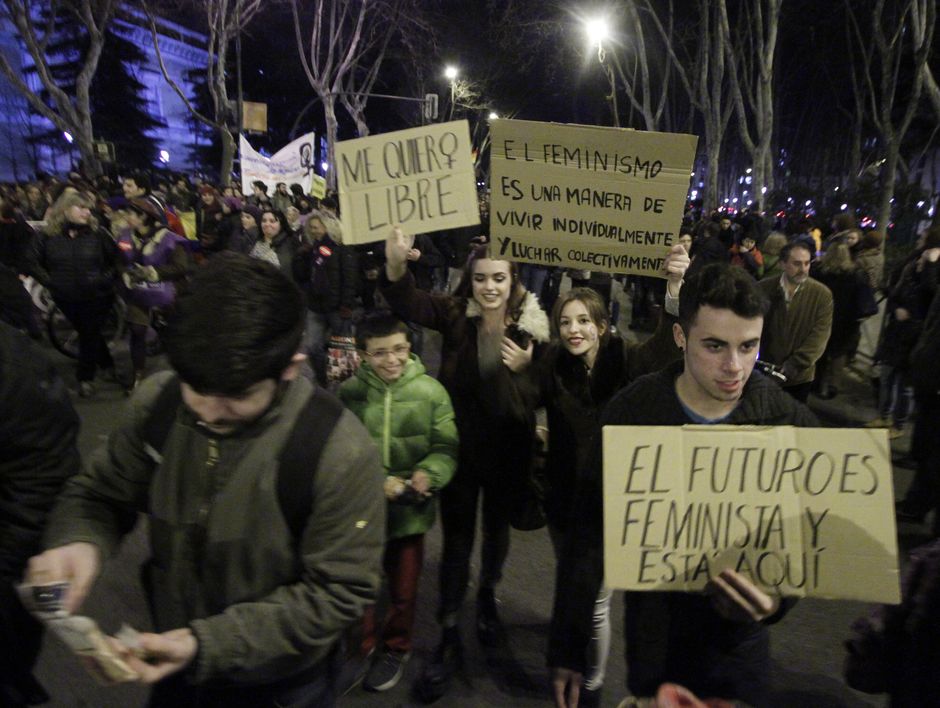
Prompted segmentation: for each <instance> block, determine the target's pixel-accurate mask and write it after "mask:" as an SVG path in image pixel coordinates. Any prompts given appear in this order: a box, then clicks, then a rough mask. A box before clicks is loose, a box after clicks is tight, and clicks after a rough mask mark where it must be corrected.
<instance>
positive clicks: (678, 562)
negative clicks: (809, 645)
mask: <svg viewBox="0 0 940 708" xmlns="http://www.w3.org/2000/svg"><path fill="white" fill-rule="evenodd" d="M603 436H604V437H603V440H604V568H605V577H606V581H607V584H608V585H609V586H610V587H615V588H623V589H628V590H675V591H698V590H701V589H702V588H704V587H705V584H706V583H707V582H708V580H709V578H710V577H711V576H713V575H717V573H718V572H720V571H721V570H723V569H725V568H732V569H734V570H736V571H738V572H739V573H742V574H744V575H745V576H746V577H748V578H749V579H750V580H751V581H752V582H754V583H755V584H756V585H758V586H760V587H762V588H763V589H765V590H766V591H769V592H772V593H780V594H783V595H789V596H798V597H803V596H806V597H824V598H832V599H851V600H863V601H867V602H888V603H896V602H899V600H900V589H899V571H898V549H897V535H896V530H895V524H894V494H893V486H892V476H891V454H890V447H889V445H888V437H887V433H886V431H884V430H858V429H829V428H826V429H822V428H794V427H790V426H781V427H750V426H720V425H692V426H684V427H681V428H680V427H642V426H640V427H626V426H607V427H605V428H604V432H603Z"/></svg>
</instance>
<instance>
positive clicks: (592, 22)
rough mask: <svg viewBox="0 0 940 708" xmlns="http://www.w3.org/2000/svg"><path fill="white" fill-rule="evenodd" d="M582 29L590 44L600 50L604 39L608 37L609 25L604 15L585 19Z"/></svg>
mask: <svg viewBox="0 0 940 708" xmlns="http://www.w3.org/2000/svg"><path fill="white" fill-rule="evenodd" d="M584 31H585V32H586V33H587V36H588V41H589V42H590V43H591V46H592V47H595V46H596V47H597V49H598V51H600V49H601V46H602V45H603V43H604V40H606V39H610V25H609V24H608V22H607V18H606V17H592V18H591V19H589V20H585V22H584Z"/></svg>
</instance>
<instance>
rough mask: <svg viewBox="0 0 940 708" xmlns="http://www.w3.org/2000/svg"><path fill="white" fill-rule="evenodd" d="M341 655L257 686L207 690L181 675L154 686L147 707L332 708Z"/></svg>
mask: <svg viewBox="0 0 940 708" xmlns="http://www.w3.org/2000/svg"><path fill="white" fill-rule="evenodd" d="M341 654H342V653H341V652H340V651H339V647H338V646H335V647H334V648H333V650H332V651H331V652H330V655H329V656H328V657H327V658H326V659H324V660H323V661H321V662H319V663H318V664H316V665H315V666H312V667H310V668H309V669H306V670H305V671H302V672H301V673H300V674H298V675H296V676H293V677H291V678H288V679H284V680H283V681H278V682H276V683H270V684H262V685H258V686H233V685H228V686H224V687H206V686H194V685H192V684H189V683H187V682H186V680H185V678H183V677H182V676H181V675H180V674H174V675H173V676H170V677H169V678H166V679H164V680H163V681H160V682H159V683H158V684H156V685H154V687H153V691H152V692H151V694H150V703H149V704H148V706H149V708H216V707H218V708H333V706H334V705H335V704H336V683H335V681H336V677H337V676H338V675H339V669H340V661H341Z"/></svg>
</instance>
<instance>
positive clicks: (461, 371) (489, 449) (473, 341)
mask: <svg viewBox="0 0 940 708" xmlns="http://www.w3.org/2000/svg"><path fill="white" fill-rule="evenodd" d="M380 288H381V293H382V295H383V296H384V297H385V299H386V300H387V301H388V303H389V306H390V307H391V308H392V310H393V311H394V312H395V313H396V314H397V315H398V316H399V317H401V318H402V319H404V320H407V321H409V322H415V323H417V324H420V325H422V326H424V327H430V328H431V329H435V330H438V331H439V332H440V333H441V334H442V335H443V341H442V343H441V367H440V371H439V372H438V379H439V380H440V382H441V383H442V384H443V385H444V388H446V389H447V393H449V394H450V398H451V402H452V403H453V405H454V414H455V418H456V422H457V430H458V431H459V433H460V453H459V460H458V462H459V464H458V466H457V475H461V474H473V475H475V477H476V478H477V479H480V480H501V481H502V483H504V484H507V487H509V488H512V489H513V492H517V491H519V489H518V488H517V487H514V485H515V484H516V483H520V482H522V481H523V480H525V479H526V478H527V476H528V471H529V470H530V469H531V464H532V455H533V452H534V434H535V404H536V398H537V395H538V391H537V388H536V385H535V379H534V377H533V376H532V375H531V374H530V373H527V372H521V373H518V374H517V373H513V372H512V371H510V370H509V369H508V368H507V367H505V366H503V365H500V366H499V367H498V368H497V370H496V372H495V373H494V374H493V376H492V378H484V377H483V375H482V374H481V372H480V368H479V363H478V360H479V354H478V348H477V333H478V326H479V323H480V318H479V317H474V316H472V315H468V307H470V308H471V309H472V306H473V305H475V301H473V300H471V301H470V302H469V303H468V302H467V301H466V300H464V299H462V298H456V297H451V296H449V295H443V294H439V293H428V292H425V291H423V290H418V289H417V288H416V287H415V282H414V278H413V277H412V275H411V274H410V273H406V274H405V275H404V277H402V278H401V280H398V281H396V282H394V283H390V282H389V281H388V279H387V278H386V276H385V274H384V273H383V274H382V275H381V280H380ZM526 297H527V300H528V302H529V303H530V304H533V306H534V308H535V309H536V310H537V311H538V313H541V321H540V322H539V325H540V326H541V327H543V328H544V331H543V332H541V333H539V332H533V331H531V329H526V331H528V332H529V334H531V335H533V336H534V337H535V338H536V351H535V361H537V360H538V357H539V355H540V347H539V345H538V340H539V339H541V340H542V341H547V339H548V319H547V317H546V316H545V313H544V312H542V311H541V310H540V309H538V304H537V302H536V301H535V299H534V297H533V296H532V295H531V294H529V295H527V296H526ZM526 311H527V312H531V309H530V308H527V310H526ZM538 316H539V315H538V314H535V313H533V319H538ZM523 323H524V320H523V319H522V318H520V325H522V324H523ZM532 329H535V327H532ZM513 492H510V493H513Z"/></svg>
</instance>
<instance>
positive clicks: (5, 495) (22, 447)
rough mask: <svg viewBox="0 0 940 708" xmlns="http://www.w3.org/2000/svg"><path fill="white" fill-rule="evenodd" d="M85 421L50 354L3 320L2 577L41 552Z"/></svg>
mask: <svg viewBox="0 0 940 708" xmlns="http://www.w3.org/2000/svg"><path fill="white" fill-rule="evenodd" d="M78 422H79V421H78V415H76V413H75V410H74V409H73V408H72V404H71V401H70V399H69V393H68V390H67V389H66V388H65V384H64V383H63V381H62V379H61V378H59V375H58V374H57V373H56V371H55V368H54V367H53V366H52V364H51V363H49V361H48V360H47V359H46V357H45V355H44V354H43V353H42V352H41V351H40V350H39V349H38V348H37V347H36V346H35V345H33V344H32V343H31V342H30V341H29V339H28V338H27V337H26V336H25V335H24V334H22V333H21V332H18V331H17V330H15V329H13V328H12V327H10V326H9V325H6V324H4V323H2V322H0V582H3V583H9V582H12V581H16V580H19V578H20V577H21V575H22V571H23V565H24V563H25V561H26V559H28V558H29V557H30V556H31V555H33V554H35V553H38V552H39V550H40V545H39V541H40V537H41V534H42V531H43V528H44V527H45V520H46V515H47V514H48V513H49V510H50V509H51V508H52V505H53V503H54V502H55V500H56V497H57V496H58V494H59V490H60V489H61V488H62V485H63V484H64V483H65V481H66V480H67V479H68V478H69V477H71V476H72V475H73V474H75V473H76V472H78V471H79V468H80V466H81V460H80V459H79V456H78V448H77V447H76V440H77V437H78Z"/></svg>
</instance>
